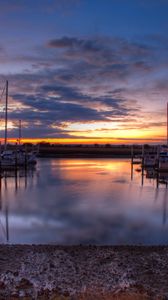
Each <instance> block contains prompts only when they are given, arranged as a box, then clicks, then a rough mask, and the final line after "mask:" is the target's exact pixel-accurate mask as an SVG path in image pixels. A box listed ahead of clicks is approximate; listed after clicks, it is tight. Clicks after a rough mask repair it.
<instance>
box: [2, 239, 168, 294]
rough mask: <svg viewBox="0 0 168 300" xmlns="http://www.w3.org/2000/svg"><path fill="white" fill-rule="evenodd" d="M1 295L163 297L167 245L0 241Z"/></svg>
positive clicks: (166, 285) (167, 285)
mask: <svg viewBox="0 0 168 300" xmlns="http://www.w3.org/2000/svg"><path fill="white" fill-rule="evenodd" d="M0 299H13V300H14V299H27V300H28V299H52V300H54V299H56V300H57V299H62V300H65V299H67V300H68V299H69V300H70V299H72V300H77V299H79V300H80V299H81V300H83V299H87V300H92V299H94V300H103V299H104V300H105V299H134V300H137V299H158V300H159V299H168V247H164V246H159V247H157V246H156V247H155V246H154V247H143V246H54V245H18V246H17V245H1V246H0Z"/></svg>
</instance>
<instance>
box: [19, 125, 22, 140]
mask: <svg viewBox="0 0 168 300" xmlns="http://www.w3.org/2000/svg"><path fill="white" fill-rule="evenodd" d="M21 137H22V120H19V145H20V143H21Z"/></svg>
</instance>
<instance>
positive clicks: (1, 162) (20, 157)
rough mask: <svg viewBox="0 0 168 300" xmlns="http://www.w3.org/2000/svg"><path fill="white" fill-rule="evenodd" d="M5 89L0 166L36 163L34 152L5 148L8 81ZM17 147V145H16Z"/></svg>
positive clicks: (13, 166) (10, 166)
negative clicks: (3, 138)
mask: <svg viewBox="0 0 168 300" xmlns="http://www.w3.org/2000/svg"><path fill="white" fill-rule="evenodd" d="M5 91H6V93H5V94H6V95H5V98H6V101H5V141H4V151H3V152H2V154H1V157H0V166H1V168H16V167H21V166H29V165H35V164H36V155H35V153H34V152H26V151H25V150H23V149H21V148H20V147H19V149H15V150H7V133H8V81H6V86H5ZM20 133H21V122H20V128H19V139H20V137H21V134H20ZM16 148H17V147H16Z"/></svg>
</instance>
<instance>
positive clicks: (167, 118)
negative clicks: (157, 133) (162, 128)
mask: <svg viewBox="0 0 168 300" xmlns="http://www.w3.org/2000/svg"><path fill="white" fill-rule="evenodd" d="M167 147H168V102H167Z"/></svg>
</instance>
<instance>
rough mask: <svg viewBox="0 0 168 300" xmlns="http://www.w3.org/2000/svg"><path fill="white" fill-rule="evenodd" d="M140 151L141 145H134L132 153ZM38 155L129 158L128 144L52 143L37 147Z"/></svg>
mask: <svg viewBox="0 0 168 300" xmlns="http://www.w3.org/2000/svg"><path fill="white" fill-rule="evenodd" d="M141 153H142V148H141V147H134V154H135V155H138V154H141ZM38 156H39V157H58V158H117V157H119V158H122V157H123V158H130V157H131V147H130V146H118V147H116V146H115V147H114V146H110V145H106V146H89V145H88V146H80V145H78V146H68V145H66V146H64V145H60V146H57V145H53V146H45V145H41V146H40V147H39V154H38Z"/></svg>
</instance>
